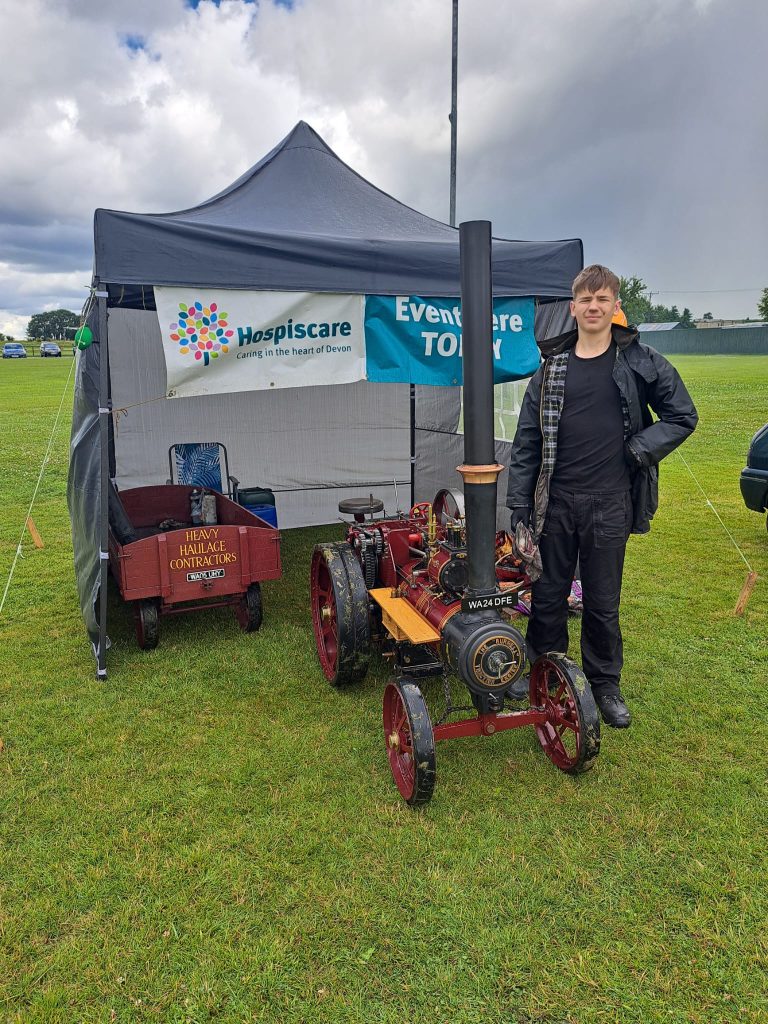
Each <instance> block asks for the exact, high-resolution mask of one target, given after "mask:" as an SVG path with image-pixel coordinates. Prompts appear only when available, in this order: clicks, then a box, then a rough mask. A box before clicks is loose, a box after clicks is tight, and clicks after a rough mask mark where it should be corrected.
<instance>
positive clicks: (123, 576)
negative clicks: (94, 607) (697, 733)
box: [109, 484, 282, 649]
mask: <svg viewBox="0 0 768 1024" xmlns="http://www.w3.org/2000/svg"><path fill="white" fill-rule="evenodd" d="M194 490H195V488H194V487H187V486H184V485H178V484H164V485H160V486H152V487H134V488H132V489H131V490H126V491H120V495H119V500H120V502H121V503H122V506H123V510H124V512H125V515H126V518H127V520H128V521H129V523H130V526H131V527H132V534H131V536H133V535H135V537H136V539H132V540H130V541H129V542H128V543H121V542H120V541H119V540H118V539H117V537H116V536H115V530H114V528H113V527H112V526H110V534H109V564H110V569H111V571H112V575H113V576H114V578H115V580H116V581H117V585H118V587H119V590H120V594H121V596H122V598H123V600H125V601H132V602H133V604H134V611H135V614H136V638H137V640H138V643H139V646H140V647H142V648H144V649H149V648H152V647H156V646H157V642H158V639H159V616H160V615H171V614H178V613H180V612H188V611H197V610H198V609H200V608H216V607H220V606H222V605H232V606H233V607H234V609H235V615H236V616H237V620H238V622H239V623H240V626H241V627H242V628H243V629H244V630H245V631H246V632H252V631H253V630H256V629H258V628H259V626H260V625H261V620H262V600H261V587H260V583H261V581H262V580H273V579H278V578H279V577H280V575H281V572H282V569H281V564H280V532H279V530H277V529H275V527H274V526H271V525H270V524H269V523H265V522H264V521H263V520H262V519H259V517H258V516H255V515H253V513H251V512H249V511H248V510H247V509H245V508H243V507H242V506H241V505H238V504H237V503H236V502H234V501H232V500H230V499H229V498H227V497H226V496H225V495H223V494H216V496H215V497H216V520H217V522H216V523H215V524H212V523H211V524H201V523H193V522H192V519H191V513H190V495H191V494H192V492H193V491H194Z"/></svg>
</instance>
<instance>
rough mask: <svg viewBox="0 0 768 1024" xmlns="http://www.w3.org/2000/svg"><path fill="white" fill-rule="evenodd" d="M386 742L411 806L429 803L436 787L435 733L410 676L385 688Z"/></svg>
mask: <svg viewBox="0 0 768 1024" xmlns="http://www.w3.org/2000/svg"><path fill="white" fill-rule="evenodd" d="M383 710H384V713H383V720H384V744H385V746H386V751H387V757H388V758H389V767H390V769H391V770H392V778H393V779H394V780H395V785H396V786H397V788H398V790H399V791H400V796H402V798H403V800H405V802H406V803H407V804H408V805H409V806H411V807H419V806H421V805H423V804H427V803H429V801H430V800H431V799H432V794H433V792H434V790H435V735H434V732H433V730H432V720H431V719H430V717H429V711H428V710H427V705H426V703H425V701H424V697H423V696H422V693H421V690H420V689H419V688H418V686H417V685H416V684H415V683H412V682H410V680H408V679H401V680H400V681H399V682H396V683H389V685H388V686H387V688H386V690H385V691H384V709H383Z"/></svg>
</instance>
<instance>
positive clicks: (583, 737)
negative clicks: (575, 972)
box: [530, 652, 600, 775]
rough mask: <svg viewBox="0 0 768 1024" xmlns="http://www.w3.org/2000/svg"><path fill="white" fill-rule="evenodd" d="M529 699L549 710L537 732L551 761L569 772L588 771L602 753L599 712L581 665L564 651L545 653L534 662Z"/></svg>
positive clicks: (571, 773) (535, 705)
mask: <svg viewBox="0 0 768 1024" xmlns="http://www.w3.org/2000/svg"><path fill="white" fill-rule="evenodd" d="M530 701H531V706H532V707H543V708H544V709H545V711H546V712H547V720H546V722H543V723H542V724H541V725H537V726H536V735H537V736H538V738H539V743H541V746H542V748H543V750H544V753H545V754H546V755H547V757H548V758H549V759H550V761H551V762H552V764H554V765H556V766H557V767H558V768H560V769H561V771H564V772H567V773H568V774H569V775H581V774H582V773H583V772H586V771H589V769H590V768H591V767H592V766H593V765H594V763H595V761H596V760H597V755H598V754H599V753H600V716H599V714H598V711H597V705H596V704H595V699H594V697H593V696H592V690H591V689H590V686H589V682H588V681H587V677H586V676H585V675H584V673H583V672H582V671H581V669H580V668H579V666H578V665H577V664H576V663H575V662H574V661H571V659H570V658H566V656H565V655H564V654H557V653H554V652H553V653H550V654H542V655H541V657H539V658H537V659H536V660H535V661H534V663H533V665H532V666H531V682H530Z"/></svg>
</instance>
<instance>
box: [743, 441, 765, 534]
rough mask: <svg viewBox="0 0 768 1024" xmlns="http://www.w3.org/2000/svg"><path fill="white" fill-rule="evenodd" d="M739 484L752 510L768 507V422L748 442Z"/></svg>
mask: <svg viewBox="0 0 768 1024" xmlns="http://www.w3.org/2000/svg"><path fill="white" fill-rule="evenodd" d="M739 485H740V487H741V496H742V498H743V499H744V504H745V505H746V506H747V508H751V509H752V510H753V511H754V512H765V510H766V508H768V423H766V424H765V426H764V427H761V428H760V430H758V432H757V433H756V434H755V436H754V437H753V438H752V440H751V442H750V445H749V451H748V452H747V468H746V469H742V471H741V479H740V480H739ZM766 526H768V519H766Z"/></svg>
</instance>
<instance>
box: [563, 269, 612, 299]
mask: <svg viewBox="0 0 768 1024" xmlns="http://www.w3.org/2000/svg"><path fill="white" fill-rule="evenodd" d="M601 288H608V289H609V290H610V291H612V292H613V294H614V295H615V296H616V298H617V299H618V297H619V288H620V282H619V279H618V277H616V275H615V274H614V272H613V271H612V270H609V269H608V267H603V266H601V264H599V263H593V264H592V266H591V267H584V269H583V270H582V271H581V273H579V274H577V275H576V278H575V280H574V282H573V287H572V289H571V291H572V294H573V297H574V299H575V298H576V296H577V295H578V293H579V292H592V293H594V292H599V291H600V289H601Z"/></svg>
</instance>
